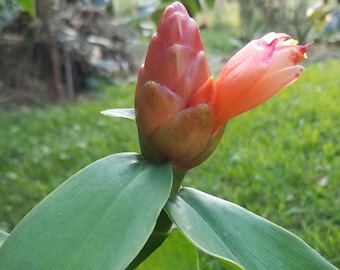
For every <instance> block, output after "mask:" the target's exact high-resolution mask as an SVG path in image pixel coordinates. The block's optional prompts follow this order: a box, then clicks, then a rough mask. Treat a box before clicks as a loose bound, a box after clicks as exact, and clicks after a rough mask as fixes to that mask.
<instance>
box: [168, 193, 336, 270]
mask: <svg viewBox="0 0 340 270" xmlns="http://www.w3.org/2000/svg"><path fill="white" fill-rule="evenodd" d="M165 209H166V212H167V213H168V215H169V216H170V218H171V219H172V220H173V222H175V223H176V224H177V226H178V228H179V229H180V230H181V231H182V232H183V234H184V235H185V236H186V237H187V238H188V239H189V240H190V241H192V242H193V243H194V244H195V245H196V246H197V247H198V248H200V249H202V250H203V251H205V252H206V253H208V254H210V255H213V256H216V257H218V258H225V259H226V260H230V261H234V262H236V263H237V264H239V265H241V266H242V267H243V268H244V269H247V270H273V269H275V270H306V269H308V270H331V269H332V270H335V269H336V267H335V266H333V265H332V264H330V263H329V262H328V261H326V260H325V259H324V258H323V257H321V256H320V255H319V254H318V253H317V252H316V251H314V250H313V249H312V248H311V247H309V246H308V245H307V244H306V243H305V242H303V241H302V240H301V239H299V238H298V237H297V236H295V235H293V234H292V233H290V232H288V231H287V230H285V229H283V228H281V227H279V226H277V225H275V224H273V223H271V222H269V221H268V220H266V219H264V218H261V217H259V216H257V215H255V214H253V213H251V212H249V211H247V210H246V209H244V208H242V207H240V206H238V205H236V204H233V203H231V202H227V201H224V200H222V199H219V198H216V197H214V196H211V195H208V194H205V193H203V192H200V191H198V190H195V189H191V188H184V189H182V190H181V191H180V192H179V193H178V194H176V195H174V196H173V197H171V198H170V199H169V201H168V203H167V204H166V207H165ZM230 266H231V269H234V268H233V266H232V265H230ZM227 269H229V268H227Z"/></svg>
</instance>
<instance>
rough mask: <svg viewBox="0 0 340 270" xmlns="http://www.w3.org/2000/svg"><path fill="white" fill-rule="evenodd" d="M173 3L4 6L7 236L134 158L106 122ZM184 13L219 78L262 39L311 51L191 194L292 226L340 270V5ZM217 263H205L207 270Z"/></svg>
mask: <svg viewBox="0 0 340 270" xmlns="http://www.w3.org/2000/svg"><path fill="white" fill-rule="evenodd" d="M170 2H171V1H166V0H113V1H109V0H67V1H66V0H36V1H34V0H29V1H28V0H18V1H15V0H0V60H1V61H0V229H3V230H6V231H11V230H12V229H13V227H14V226H15V225H16V224H17V223H18V222H19V221H20V219H21V218H22V217H23V216H24V215H25V214H26V213H27V212H28V211H29V210H30V209H31V208H32V207H34V205H35V204H36V203H37V202H39V201H40V200H41V199H42V198H43V197H44V196H46V195H47V194H48V193H49V192H51V191H52V190H53V189H54V188H55V187H57V186H58V185H59V184H60V183H62V181H64V180H65V179H67V178H68V177H69V176H71V175H72V174H73V173H75V172H76V171H77V170H79V169H81V168H82V167H84V166H86V165H88V164H89V163H91V162H93V161H94V160H96V159H98V158H100V157H103V156H105V155H109V154H112V153H116V152H123V151H138V144H137V142H138V139H137V137H136V132H135V131H136V130H135V127H134V125H133V124H132V123H130V122H125V121H120V120H112V119H109V118H106V117H104V116H100V115H99V112H100V111H101V110H104V109H108V108H114V107H132V106H133V95H134V82H135V80H136V76H137V71H138V66H139V65H140V64H141V63H142V62H143V58H144V56H145V53H146V48H147V44H148V40H149V38H150V36H151V35H152V33H153V32H154V31H155V29H156V24H157V21H158V20H159V17H160V15H161V12H162V11H163V9H164V8H165V6H167V5H168V4H169V3H170ZM183 3H184V4H185V5H186V7H187V8H188V10H189V13H190V14H191V16H193V17H194V18H195V19H196V21H197V22H198V24H199V26H200V28H201V34H202V38H203V41H204V45H205V49H206V53H207V55H208V60H209V62H210V64H211V68H212V72H213V73H214V74H216V73H217V72H218V71H219V70H220V68H221V66H222V65H223V64H224V63H225V62H226V61H227V60H228V59H229V58H230V57H231V55H232V54H233V53H234V52H235V51H237V50H238V49H239V48H240V47H241V46H243V45H244V44H245V43H246V42H248V41H249V40H251V39H253V38H257V37H259V36H261V35H263V34H265V33H267V32H271V31H276V32H287V33H289V34H290V35H291V36H292V37H294V38H295V39H297V40H299V41H300V42H301V43H305V42H309V41H311V40H314V41H315V44H314V45H313V46H312V48H311V50H310V52H309V53H308V56H309V62H307V63H306V65H308V66H307V72H305V73H303V74H302V78H301V79H300V80H299V81H298V82H297V83H296V84H294V85H293V86H292V87H291V89H290V90H289V91H285V92H283V93H280V94H279V95H278V96H277V97H275V98H274V99H273V100H272V101H270V102H268V103H266V104H264V105H263V106H261V107H260V108H258V109H256V110H254V111H253V112H252V113H248V114H245V115H243V116H240V117H238V118H237V119H235V120H233V121H232V123H230V125H229V126H228V129H227V132H226V134H225V137H226V138H225V139H224V140H223V141H222V144H221V146H220V147H219V148H218V150H217V152H216V153H215V154H214V156H213V157H212V158H211V159H209V160H208V161H207V162H206V163H204V164H203V165H202V166H200V167H199V168H197V169H194V170H192V171H191V172H190V173H189V175H188V178H187V179H186V182H185V184H186V185H189V186H195V187H197V188H199V189H201V190H204V191H206V192H209V193H213V194H215V195H218V196H220V197H223V198H227V199H229V200H231V201H233V202H235V203H238V204H240V205H242V206H244V207H246V208H247V209H249V210H251V211H254V212H255V213H257V214H259V215H261V216H264V217H266V218H268V219H270V220H271V221H274V222H276V223H278V224H280V225H282V226H284V227H285V228H288V229H290V230H291V231H293V232H294V233H296V234H298V235H299V236H300V237H302V238H303V239H304V240H305V241H307V242H308V243H309V244H310V245H311V246H313V247H314V248H316V249H317V250H318V251H319V252H320V253H321V254H322V255H324V256H325V257H326V258H328V259H329V260H330V261H331V262H332V263H334V264H335V265H337V266H338V267H340V254H339V246H340V216H339V213H340V201H339V198H340V193H339V192H340V190H339V184H338V183H339V180H340V174H339V173H340V172H339V169H338V168H340V159H339V157H340V152H339V151H340V149H339V143H338V138H339V137H340V129H339V127H338V116H339V114H340V107H339V106H338V104H337V102H336V101H338V100H339V89H340V79H339V74H338V73H339V63H340V62H339V57H340V49H339V45H340V36H339V33H340V3H339V1H338V0H328V1H326V0H324V1H317V0H287V1H278V0H204V1H203V0H201V1H199V0H194V1H190V0H186V1H183ZM330 59H334V60H330ZM51 103H52V104H51ZM132 130H133V131H134V132H131V131H132ZM268 146H270V147H268ZM217 265H218V262H216V261H214V260H212V259H210V258H207V257H202V266H204V269H219V268H218V266H217Z"/></svg>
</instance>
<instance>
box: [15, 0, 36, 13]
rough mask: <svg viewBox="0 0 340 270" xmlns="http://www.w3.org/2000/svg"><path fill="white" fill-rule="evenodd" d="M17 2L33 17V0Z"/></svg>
mask: <svg viewBox="0 0 340 270" xmlns="http://www.w3.org/2000/svg"><path fill="white" fill-rule="evenodd" d="M18 4H19V5H20V6H21V8H22V9H23V10H25V11H27V12H28V13H29V14H30V15H31V16H32V17H35V0H18Z"/></svg>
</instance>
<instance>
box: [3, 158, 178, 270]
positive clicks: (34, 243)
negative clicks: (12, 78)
mask: <svg viewBox="0 0 340 270" xmlns="http://www.w3.org/2000/svg"><path fill="white" fill-rule="evenodd" d="M171 183H172V172H171V168H170V165H168V164H165V165H162V166H155V165H152V164H150V163H147V162H146V161H145V160H144V159H143V158H142V156H141V155H139V154H135V153H122V154H116V155H111V156H108V157H105V158H103V159H100V160H98V161H96V162H94V163H92V164H91V165H89V166H87V167H86V168H84V169H83V170H81V171H80V172H78V173H77V174H75V175H74V176H72V177H71V178H70V179H69V180H68V181H66V182H65V183H64V184H62V185H61V186H60V187H59V188H58V189H56V190H55V191H54V192H52V193H51V194H50V195H49V196H48V197H46V198H45V199H44V200H43V201H42V202H41V203H40V204H38V205H37V206H36V207H35V208H34V209H33V210H32V211H31V212H30V213H29V214H28V215H27V216H26V217H25V218H24V219H23V220H22V221H21V222H20V223H19V225H18V226H17V227H16V228H15V229H14V230H13V231H12V232H11V234H10V236H9V237H8V239H7V240H6V242H5V243H4V244H3V246H2V247H1V248H0V266H2V267H3V268H2V269H6V270H13V269H17V270H22V269H25V270H39V269H41V270H46V269H49V270H54V269H55V270H60V269H67V270H72V269H74V270H78V269H82V270H84V269H91V270H94V269H124V268H125V267H126V266H127V265H128V264H129V263H130V262H131V261H132V260H133V258H134V257H135V256H136V255H137V254H138V252H139V251H140V249H141V248H142V247H143V245H144V244H145V242H146V241H147V239H148V237H149V235H150V234H151V233H152V230H153V228H154V226H155V224H156V220H157V217H158V215H159V213H160V212H161V209H162V208H163V206H164V204H165V203H166V201H167V199H168V197H169V194H170V190H171Z"/></svg>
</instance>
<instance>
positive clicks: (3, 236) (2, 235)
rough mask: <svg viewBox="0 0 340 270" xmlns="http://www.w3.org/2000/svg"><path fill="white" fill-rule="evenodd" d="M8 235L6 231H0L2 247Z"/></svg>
mask: <svg viewBox="0 0 340 270" xmlns="http://www.w3.org/2000/svg"><path fill="white" fill-rule="evenodd" d="M8 235H9V234H8V233H7V232H4V231H1V230H0V247H1V245H2V244H3V242H5V240H6V238H7V237H8Z"/></svg>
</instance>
